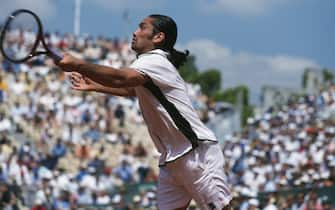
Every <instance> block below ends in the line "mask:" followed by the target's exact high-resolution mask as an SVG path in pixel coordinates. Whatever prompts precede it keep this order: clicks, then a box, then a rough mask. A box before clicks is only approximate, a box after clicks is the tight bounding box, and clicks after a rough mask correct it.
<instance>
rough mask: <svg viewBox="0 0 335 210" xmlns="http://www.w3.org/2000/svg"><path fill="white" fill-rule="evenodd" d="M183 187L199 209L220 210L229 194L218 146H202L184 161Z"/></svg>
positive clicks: (229, 196)
mask: <svg viewBox="0 0 335 210" xmlns="http://www.w3.org/2000/svg"><path fill="white" fill-rule="evenodd" d="M184 165H185V171H184V174H185V175H186V174H187V176H185V177H184V178H183V179H184V186H185V189H186V190H187V191H188V193H189V194H190V195H191V197H192V198H193V199H194V200H195V201H196V203H197V204H198V205H199V206H200V208H201V209H222V208H224V207H225V206H227V205H228V203H229V202H230V200H231V199H232V197H231V192H230V189H229V186H228V184H227V177H226V174H225V172H224V158H223V154H222V151H221V148H220V146H219V145H218V144H212V143H208V144H202V145H200V146H199V147H198V148H196V149H195V150H194V151H193V152H192V153H190V155H188V157H187V158H185V159H184Z"/></svg>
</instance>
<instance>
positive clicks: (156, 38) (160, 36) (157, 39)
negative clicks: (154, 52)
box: [152, 32, 165, 44]
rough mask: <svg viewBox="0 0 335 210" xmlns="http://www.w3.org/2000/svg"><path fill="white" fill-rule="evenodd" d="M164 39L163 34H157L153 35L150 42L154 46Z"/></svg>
mask: <svg viewBox="0 0 335 210" xmlns="http://www.w3.org/2000/svg"><path fill="white" fill-rule="evenodd" d="M164 39H165V34H164V33H163V32H158V33H157V34H155V35H154V36H153V38H152V41H153V42H154V43H155V44H158V43H161V42H163V41H164Z"/></svg>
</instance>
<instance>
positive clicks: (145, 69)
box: [130, 49, 217, 165]
mask: <svg viewBox="0 0 335 210" xmlns="http://www.w3.org/2000/svg"><path fill="white" fill-rule="evenodd" d="M166 56H167V52H164V51H163V50H160V49H156V50H152V51H150V52H147V53H144V54H141V55H139V57H138V58H137V59H136V60H135V61H134V62H133V63H132V64H131V65H130V68H132V69H135V70H136V71H138V72H140V73H142V74H145V75H146V76H148V77H150V78H151V80H152V81H153V83H154V84H155V85H156V86H157V87H159V89H160V90H161V92H162V93H163V94H164V96H165V98H166V99H167V100H168V101H170V102H171V103H172V104H174V105H175V107H176V109H177V110H178V111H179V113H180V114H181V115H182V116H183V117H184V118H185V119H186V120H187V121H188V122H189V124H190V125H191V128H192V130H193V131H194V133H195V134H196V135H197V137H198V139H201V140H210V141H217V139H216V137H215V135H214V133H213V132H212V131H211V130H209V129H208V128H207V127H206V126H205V125H204V124H203V123H202V122H201V120H200V118H199V116H198V115H197V113H196V111H195V110H194V108H193V107H192V103H191V100H190V98H189V96H188V94H187V89H186V84H185V82H184V80H183V79H182V78H181V76H180V75H179V73H178V71H177V69H176V68H175V67H174V66H173V64H172V63H171V62H170V61H169V60H168V59H167V57H166ZM135 91H136V95H137V97H138V99H139V105H140V107H141V110H142V114H143V118H144V120H145V122H146V124H147V126H148V130H149V133H150V136H151V138H152V140H153V142H154V144H155V146H156V148H157V150H158V152H159V153H160V154H161V156H160V160H159V164H160V165H164V164H165V163H167V162H171V161H173V160H175V159H177V158H179V157H181V156H183V155H184V154H186V153H187V152H189V151H191V150H192V144H191V142H190V140H189V139H188V138H186V137H185V136H184V134H183V133H182V132H181V131H180V130H179V129H178V127H177V126H176V125H175V123H174V122H173V120H172V118H171V117H170V115H169V113H168V112H167V111H166V110H165V108H164V107H163V106H162V105H161V103H160V102H159V101H158V100H157V99H156V97H155V96H154V95H153V94H152V93H151V92H150V90H148V89H147V88H145V87H144V86H137V87H135Z"/></svg>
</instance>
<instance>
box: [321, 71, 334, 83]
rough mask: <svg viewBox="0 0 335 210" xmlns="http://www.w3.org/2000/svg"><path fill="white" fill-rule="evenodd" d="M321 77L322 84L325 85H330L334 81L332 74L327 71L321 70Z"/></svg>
mask: <svg viewBox="0 0 335 210" xmlns="http://www.w3.org/2000/svg"><path fill="white" fill-rule="evenodd" d="M322 75H323V82H325V83H328V82H329V83H332V82H333V81H334V74H333V72H331V71H330V70H328V69H326V68H325V69H323V70H322Z"/></svg>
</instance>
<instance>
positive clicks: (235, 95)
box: [214, 85, 254, 126]
mask: <svg viewBox="0 0 335 210" xmlns="http://www.w3.org/2000/svg"><path fill="white" fill-rule="evenodd" d="M214 100H215V101H225V102H229V103H231V104H234V105H236V106H238V107H239V108H241V121H242V125H243V126H244V125H246V122H247V119H248V118H249V117H251V116H252V115H253V114H254V113H253V106H251V105H250V104H249V88H248V87H247V86H244V85H241V86H237V87H234V88H229V89H226V90H225V91H218V92H217V93H216V94H215V96H214Z"/></svg>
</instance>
